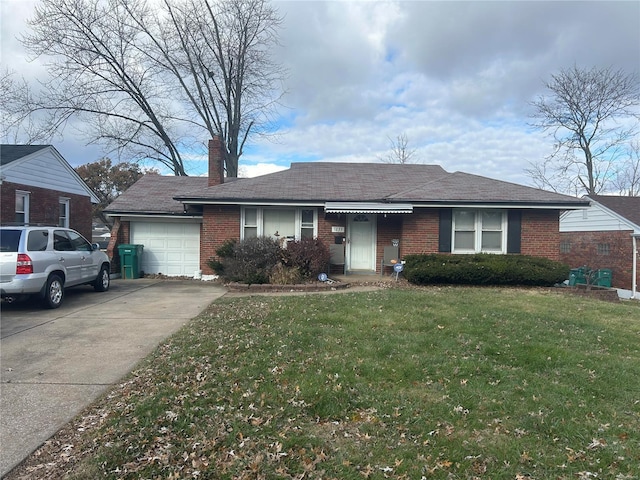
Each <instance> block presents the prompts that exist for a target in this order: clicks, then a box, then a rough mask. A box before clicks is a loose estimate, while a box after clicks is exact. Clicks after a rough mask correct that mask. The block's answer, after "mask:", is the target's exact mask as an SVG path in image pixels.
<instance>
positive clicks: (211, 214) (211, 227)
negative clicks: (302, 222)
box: [200, 206, 560, 274]
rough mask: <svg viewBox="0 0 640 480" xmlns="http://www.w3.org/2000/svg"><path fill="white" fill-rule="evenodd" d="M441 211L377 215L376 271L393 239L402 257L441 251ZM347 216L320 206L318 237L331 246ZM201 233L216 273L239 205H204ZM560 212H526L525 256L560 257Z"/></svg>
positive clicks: (203, 260) (203, 263)
mask: <svg viewBox="0 0 640 480" xmlns="http://www.w3.org/2000/svg"><path fill="white" fill-rule="evenodd" d="M439 214H440V212H439V210H437V209H420V208H416V209H415V210H414V213H413V214H394V215H391V214H390V215H387V216H386V217H385V216H384V215H378V216H377V242H376V259H377V261H376V270H377V272H378V273H379V272H380V264H379V262H380V259H381V258H382V257H383V255H384V247H385V246H388V245H391V243H392V240H393V239H396V238H397V239H399V240H400V248H399V251H400V256H401V257H403V256H405V255H409V254H429V253H438V237H439V228H440V223H439V219H440V217H439ZM346 223H347V217H346V215H338V214H324V213H323V212H322V209H318V237H319V238H320V239H321V240H323V241H324V242H326V243H327V244H328V245H329V244H333V243H335V237H336V236H343V234H340V233H333V232H331V227H332V226H344V227H345V228H346ZM201 228H202V230H201V235H200V267H201V269H202V271H203V273H205V274H211V273H213V272H212V271H211V269H210V268H209V267H208V266H207V261H208V260H209V259H210V258H212V257H215V256H216V255H215V252H216V250H217V249H218V247H220V246H221V245H222V243H223V242H224V241H225V240H228V239H239V238H240V207H239V206H205V207H204V210H203V222H202V227H201ZM558 230H559V212H558V211H552V210H550V211H544V210H541V211H524V212H523V214H522V230H521V239H522V247H521V248H522V251H521V253H522V254H523V255H532V256H537V257H546V258H549V259H552V260H559V250H560V235H559V231H558Z"/></svg>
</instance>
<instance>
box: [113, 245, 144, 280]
mask: <svg viewBox="0 0 640 480" xmlns="http://www.w3.org/2000/svg"><path fill="white" fill-rule="evenodd" d="M143 248H144V245H136V244H128V243H123V244H121V245H118V253H119V254H120V271H121V274H122V278H140V265H141V263H142V250H143Z"/></svg>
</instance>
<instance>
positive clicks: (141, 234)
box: [130, 221, 200, 277]
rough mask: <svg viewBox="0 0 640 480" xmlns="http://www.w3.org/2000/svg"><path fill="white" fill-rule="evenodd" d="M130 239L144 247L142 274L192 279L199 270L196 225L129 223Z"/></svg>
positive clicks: (198, 224)
mask: <svg viewBox="0 0 640 480" xmlns="http://www.w3.org/2000/svg"><path fill="white" fill-rule="evenodd" d="M130 238H131V243H135V244H141V245H144V249H143V252H142V262H141V269H142V271H143V272H144V273H161V274H163V275H168V276H183V275H184V276H190V277H192V276H193V275H194V273H195V272H197V271H198V270H200V223H193V222H191V223H187V222H166V221H158V222H148V221H147V222H142V221H131V233H130Z"/></svg>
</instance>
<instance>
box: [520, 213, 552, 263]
mask: <svg viewBox="0 0 640 480" xmlns="http://www.w3.org/2000/svg"><path fill="white" fill-rule="evenodd" d="M520 238H521V247H520V248H521V250H520V253H521V254H522V255H531V256H533V257H545V258H548V259H550V260H556V261H558V260H560V212H558V211H557V210H537V211H536V210H534V211H529V210H523V211H522V231H521V234H520Z"/></svg>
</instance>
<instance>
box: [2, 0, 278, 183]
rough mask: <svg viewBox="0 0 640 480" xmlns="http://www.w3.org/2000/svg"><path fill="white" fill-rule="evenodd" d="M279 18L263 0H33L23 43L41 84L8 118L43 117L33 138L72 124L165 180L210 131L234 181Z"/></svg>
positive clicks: (274, 75)
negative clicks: (42, 71) (43, 64)
mask: <svg viewBox="0 0 640 480" xmlns="http://www.w3.org/2000/svg"><path fill="white" fill-rule="evenodd" d="M281 21H282V19H281V17H279V16H278V14H277V12H276V10H275V9H274V8H273V7H271V6H270V5H269V3H268V2H267V0H219V1H216V0H160V1H159V2H147V0H42V3H41V4H40V6H38V7H37V9H36V12H35V16H34V17H33V19H32V20H31V22H30V24H31V26H32V29H33V32H32V33H31V34H30V35H29V36H27V37H25V38H24V40H23V41H24V44H25V45H26V46H27V48H28V49H29V50H30V51H31V52H32V53H33V54H34V55H37V56H45V57H47V58H48V59H50V63H49V64H48V67H49V72H50V74H51V79H50V80H49V81H48V82H47V83H46V84H45V85H44V87H45V89H44V92H43V94H42V95H38V96H30V97H28V101H26V100H27V97H26V96H24V95H22V97H21V98H22V99H23V100H25V101H24V102H23V104H22V105H19V107H20V108H21V110H18V109H16V110H18V111H21V112H22V118H25V119H26V118H30V116H31V115H33V114H34V113H37V112H46V113H47V116H46V118H43V119H42V121H41V125H40V127H41V128H40V131H41V132H43V133H44V135H45V136H46V135H53V134H54V133H56V132H60V130H61V129H62V128H64V126H65V125H66V124H67V123H68V122H69V120H70V119H72V118H73V119H80V120H81V122H82V123H81V124H80V125H81V126H80V127H79V129H80V131H81V133H82V134H83V135H84V137H85V138H86V140H87V141H88V142H89V143H98V144H103V145H105V147H106V149H107V150H111V151H117V152H118V154H119V156H123V155H124V156H126V159H127V160H128V161H135V160H142V159H152V160H156V161H158V162H160V163H162V164H164V165H166V166H167V167H169V168H170V169H171V170H172V171H173V172H174V173H175V174H176V175H186V172H185V167H184V158H185V155H189V154H192V152H193V151H194V149H195V148H198V147H197V146H198V145H200V146H202V145H203V144H206V140H208V139H209V138H211V137H212V136H214V135H221V136H222V138H223V140H224V143H225V146H226V155H225V169H226V171H227V175H228V176H237V172H238V160H239V158H240V156H241V155H242V150H243V146H244V145H245V142H246V141H247V138H249V136H250V135H251V134H252V133H254V132H255V133H259V132H260V131H261V128H264V127H265V126H267V125H268V121H269V119H270V115H271V114H272V113H273V112H274V109H275V108H276V107H277V102H278V100H279V98H280V96H281V88H280V87H281V85H280V83H279V82H280V81H281V80H282V79H283V76H284V72H283V70H282V69H281V68H280V66H279V65H278V64H276V63H274V62H272V61H271V58H270V51H271V47H272V46H273V45H274V44H275V43H277V33H278V29H279V26H280V25H281ZM13 118H16V115H15V113H14V114H13ZM76 125H77V123H76Z"/></svg>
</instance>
